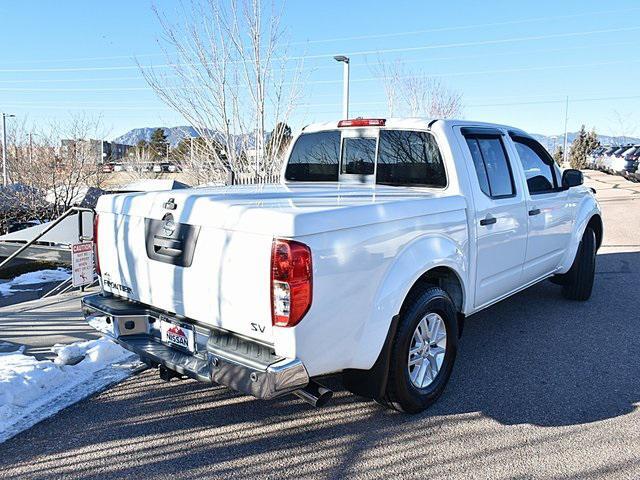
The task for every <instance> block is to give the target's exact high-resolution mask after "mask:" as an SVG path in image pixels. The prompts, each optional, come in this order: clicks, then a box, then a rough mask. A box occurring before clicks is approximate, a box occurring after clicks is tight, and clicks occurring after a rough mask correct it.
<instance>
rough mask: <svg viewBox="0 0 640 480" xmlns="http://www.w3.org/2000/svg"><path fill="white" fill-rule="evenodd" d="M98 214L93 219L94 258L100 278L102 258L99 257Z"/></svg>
mask: <svg viewBox="0 0 640 480" xmlns="http://www.w3.org/2000/svg"><path fill="white" fill-rule="evenodd" d="M98 218H99V217H98V214H97V213H96V214H95V215H94V217H93V258H94V262H95V264H96V274H97V275H98V276H100V256H99V255H98Z"/></svg>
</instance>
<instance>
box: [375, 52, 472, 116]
mask: <svg viewBox="0 0 640 480" xmlns="http://www.w3.org/2000/svg"><path fill="white" fill-rule="evenodd" d="M373 70H374V72H376V73H377V74H378V75H379V78H380V79H381V81H382V83H383V85H384V89H385V94H386V98H387V108H388V113H389V115H391V116H393V115H397V114H407V115H410V116H412V117H428V118H455V117H460V116H462V112H463V102H462V94H461V93H460V92H457V91H454V90H451V89H450V88H448V87H447V86H446V85H445V84H444V83H443V82H442V81H441V80H440V79H437V78H433V77H429V76H428V75H427V74H425V73H422V72H413V71H411V70H408V69H407V68H406V67H405V66H404V65H403V63H402V62H401V61H400V60H396V61H394V62H393V63H391V64H389V63H385V62H384V61H383V60H382V59H378V65H377V66H376V67H374V69H373Z"/></svg>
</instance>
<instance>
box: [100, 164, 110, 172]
mask: <svg viewBox="0 0 640 480" xmlns="http://www.w3.org/2000/svg"><path fill="white" fill-rule="evenodd" d="M112 172H113V165H112V164H110V163H105V164H104V165H102V173H112Z"/></svg>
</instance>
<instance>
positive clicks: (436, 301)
mask: <svg viewBox="0 0 640 480" xmlns="http://www.w3.org/2000/svg"><path fill="white" fill-rule="evenodd" d="M582 183H583V179H582V174H581V173H580V172H579V171H577V170H565V171H564V172H562V171H561V170H560V169H559V168H558V166H557V165H556V164H555V162H554V161H553V159H552V158H551V156H550V155H549V154H548V153H547V151H546V150H545V149H544V148H543V147H542V146H541V145H540V144H539V143H538V142H536V141H535V140H534V139H533V138H532V137H530V136H529V135H527V134H526V133H525V132H523V131H522V130H519V129H515V128H511V127H507V126H502V125H493V124H485V123H475V122H468V121H454V120H436V121H431V122H429V121H426V120H424V121H423V120H415V119H408V120H402V119H391V120H384V119H356V120H346V121H340V122H331V123H325V124H320V125H312V126H309V127H306V128H304V130H303V131H302V133H301V134H300V135H299V136H298V137H297V138H296V139H295V141H294V142H292V147H291V149H290V152H289V156H288V162H287V164H286V166H285V168H284V169H283V172H282V177H281V183H279V184H274V185H254V186H252V185H248V186H230V187H214V188H201V189H188V190H181V191H164V192H149V193H133V194H121V195H103V196H102V197H100V199H99V201H98V205H97V208H96V212H97V216H96V227H95V232H96V235H95V237H96V239H97V240H96V241H97V244H96V253H97V260H98V264H99V272H100V275H101V284H102V290H103V291H102V293H101V294H94V295H90V296H87V297H85V298H84V299H83V302H82V303H83V309H84V313H85V316H86V318H87V319H88V320H89V322H90V323H91V324H92V325H96V326H97V327H98V328H99V329H101V330H102V331H105V332H107V333H108V334H109V335H111V336H112V337H113V338H115V339H116V340H117V341H118V342H119V343H120V344H121V345H123V346H124V347H125V348H128V349H130V350H131V351H133V352H136V353H138V354H139V355H140V357H141V358H142V359H143V360H144V361H146V362H147V363H148V364H149V365H151V366H156V367H159V369H160V374H161V376H162V377H163V378H164V379H167V380H169V379H171V378H172V377H174V376H189V377H192V378H195V379H198V380H202V381H205V382H214V383H217V384H221V385H226V386H228V387H231V388H232V389H235V390H238V391H240V392H244V393H247V394H251V395H254V396H256V397H258V398H264V399H268V398H274V397H278V396H280V395H284V394H288V393H294V394H296V395H298V396H299V397H301V398H304V399H305V400H307V401H309V402H310V403H312V404H316V405H319V404H322V403H324V402H325V401H326V400H327V399H328V398H329V397H330V395H331V392H330V391H329V390H328V389H326V388H325V387H323V386H321V385H320V384H319V383H318V377H321V376H323V375H327V374H340V375H341V376H342V378H343V381H344V385H345V386H346V388H347V389H349V390H350V391H352V392H354V393H357V394H360V395H364V396H367V397H370V398H374V399H377V400H378V401H380V402H382V403H384V404H386V405H388V406H391V407H393V408H396V409H398V410H401V411H405V412H418V411H421V410H423V409H424V408H426V407H427V406H429V405H430V404H431V403H433V402H434V401H435V400H436V399H437V398H438V396H439V395H440V394H441V393H442V391H443V389H444V387H445V384H446V383H447V380H448V379H449V376H450V374H451V371H452V368H453V365H454V361H455V358H456V350H457V348H458V338H459V335H460V334H461V332H462V327H463V323H464V319H465V318H466V317H468V316H470V315H473V314H474V313H477V312H479V311H481V310H483V309H485V308H487V307H489V306H491V305H492V304H494V303H496V302H498V301H500V300H502V299H505V298H507V297H509V296H510V295H513V294H514V293H516V292H518V291H520V290H522V289H525V288H527V287H529V286H531V285H533V284H535V283H537V282H540V281H542V280H545V279H549V278H551V279H552V280H554V281H555V282H556V283H560V284H562V285H563V287H562V291H563V293H564V296H565V297H567V298H569V299H574V300H587V299H588V298H589V296H590V294H591V291H592V286H593V279H594V268H595V255H596V251H597V249H598V247H599V246H600V244H601V242H602V235H603V225H602V219H601V214H600V208H599V206H598V203H597V202H596V200H595V198H594V194H593V192H592V190H591V189H590V188H587V187H586V186H583V185H582ZM105 319H106V321H107V322H108V323H105ZM531 374H532V375H535V374H536V372H535V368H532V373H531Z"/></svg>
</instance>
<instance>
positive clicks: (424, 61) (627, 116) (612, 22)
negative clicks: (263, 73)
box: [0, 0, 640, 138]
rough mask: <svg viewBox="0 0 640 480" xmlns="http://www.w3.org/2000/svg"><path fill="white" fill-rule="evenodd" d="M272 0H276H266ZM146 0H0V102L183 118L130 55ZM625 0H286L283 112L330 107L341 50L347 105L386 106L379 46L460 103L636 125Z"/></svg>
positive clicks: (638, 57)
mask: <svg viewBox="0 0 640 480" xmlns="http://www.w3.org/2000/svg"><path fill="white" fill-rule="evenodd" d="M274 1H276V2H277V3H279V0H274ZM154 5H156V6H157V7H158V8H159V9H160V10H161V11H163V12H165V13H166V15H167V16H168V17H169V18H170V19H172V20H175V21H179V20H180V17H179V14H178V13H177V12H178V11H177V9H176V2H171V1H168V0H158V1H155V2H152V1H150V0H136V1H131V0H129V1H125V0H110V1H108V2H104V1H100V2H99V1H92V0H84V1H80V0H64V1H62V0H60V1H56V2H51V1H45V0H40V1H36V0H22V1H20V2H15V1H13V2H11V1H8V0H5V1H3V2H1V3H0V18H2V30H3V35H2V36H3V43H4V45H3V48H2V50H1V52H2V55H0V111H3V112H7V113H10V114H15V115H16V118H15V119H11V120H10V121H20V122H22V121H24V122H26V124H27V125H29V128H33V129H37V128H39V127H41V126H42V125H47V124H52V123H56V122H64V121H65V119H66V118H68V117H69V116H70V115H72V114H74V113H78V112H86V113H87V114H90V115H93V116H100V117H101V118H102V122H103V123H104V126H105V131H106V132H108V135H107V137H109V138H113V137H116V136H119V135H121V134H124V133H125V132H127V131H128V130H130V129H132V128H138V127H155V126H177V125H185V124H186V122H185V120H184V119H182V118H181V117H180V116H179V115H178V114H177V113H175V112H174V111H172V110H171V109H170V108H169V107H167V106H166V105H164V104H163V103H162V102H161V101H160V100H159V99H158V98H157V97H156V96H155V94H154V92H153V91H152V90H151V89H150V88H149V87H148V85H147V84H146V83H145V81H144V79H143V78H142V75H141V73H140V70H139V68H138V66H137V64H136V59H137V61H139V62H140V63H142V64H145V65H158V64H162V63H163V60H164V57H163V54H162V47H163V45H164V43H163V39H162V29H161V27H160V24H159V22H158V19H157V17H156V16H155V15H154V13H153V6H154ZM638 14H640V2H638V1H637V0H609V1H607V2H602V1H589V0H580V1H578V0H563V1H558V0H554V1H550V0H535V1H528V0H522V1H519V2H513V1H512V0H511V1H491V0H485V1H482V2H476V1H469V0H456V1H433V0H431V1H412V2H411V1H397V0H396V1H387V2H374V1H371V0H370V1H363V0H352V1H345V0H342V1H334V0H323V1H315V2H310V1H294V0H289V1H288V2H287V3H286V4H285V5H284V7H283V18H282V20H281V21H282V25H283V26H284V28H285V30H286V37H285V38H286V39H287V40H286V41H287V42H288V43H289V47H288V52H289V54H290V55H294V56H304V57H309V58H307V59H306V60H305V61H304V69H305V78H306V81H305V85H304V90H303V95H302V97H301V98H300V106H299V107H298V108H297V109H296V111H295V114H294V115H293V116H292V118H291V122H290V123H291V124H292V127H293V128H294V130H295V129H299V128H301V127H302V126H304V125H305V124H308V123H311V122H316V121H328V120H335V119H339V118H340V117H341V111H342V104H341V102H342V66H341V65H340V64H338V63H336V62H335V61H334V60H333V59H332V56H333V55H335V54H345V55H347V56H349V57H350V58H351V90H350V91H351V98H350V116H351V117H356V116H363V117H379V116H385V115H386V103H385V96H384V89H383V85H382V83H381V82H380V80H379V79H376V78H375V77H376V76H379V73H378V72H376V71H375V65H376V64H377V62H378V59H383V60H384V61H385V62H388V63H391V62H395V61H396V60H398V61H400V62H402V63H403V64H404V65H405V66H406V67H408V68H410V69H411V70H412V71H413V72H414V73H417V72H420V73H424V74H426V75H430V76H433V77H434V78H437V79H439V80H441V81H442V82H443V83H444V84H445V85H446V86H447V88H449V89H451V90H454V91H457V92H459V93H461V94H462V98H463V105H464V111H463V117H464V118H465V119H469V120H478V121H489V122H497V123H503V124H509V125H513V126H516V127H519V128H522V129H524V130H527V131H529V132H531V133H541V134H546V135H554V134H561V133H562V132H563V131H564V123H565V103H566V102H565V99H566V97H567V96H568V97H569V109H568V130H569V131H575V130H577V129H578V128H579V127H580V125H581V124H585V125H587V127H588V128H591V127H595V128H596V130H597V131H598V132H599V133H603V134H610V135H637V136H640V121H639V117H638V116H637V115H636V114H637V112H640V88H638V85H639V81H638V79H639V78H640V49H639V48H638V47H640V35H639V34H640V24H639V23H638V21H637V19H638V18H639V17H638Z"/></svg>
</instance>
